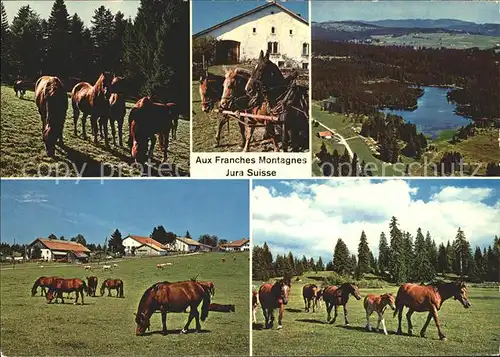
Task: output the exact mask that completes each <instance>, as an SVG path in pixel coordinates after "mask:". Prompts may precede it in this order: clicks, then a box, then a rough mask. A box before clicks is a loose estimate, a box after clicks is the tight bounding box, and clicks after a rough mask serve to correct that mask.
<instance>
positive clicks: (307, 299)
mask: <svg viewBox="0 0 500 357" xmlns="http://www.w3.org/2000/svg"><path fill="white" fill-rule="evenodd" d="M319 292H320V288H318V286H317V285H315V284H306V285H304V287H303V288H302V297H303V298H304V309H305V310H306V311H307V312H309V311H310V309H311V302H312V307H313V312H315V308H316V307H317V305H318V303H317V301H318V294H319Z"/></svg>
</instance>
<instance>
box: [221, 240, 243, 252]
mask: <svg viewBox="0 0 500 357" xmlns="http://www.w3.org/2000/svg"><path fill="white" fill-rule="evenodd" d="M219 248H220V250H223V251H226V252H248V251H249V250H250V240H249V239H247V238H242V239H238V240H235V241H232V242H228V243H225V244H221V245H220V246H219Z"/></svg>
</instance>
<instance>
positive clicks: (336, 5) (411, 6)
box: [311, 0, 500, 23]
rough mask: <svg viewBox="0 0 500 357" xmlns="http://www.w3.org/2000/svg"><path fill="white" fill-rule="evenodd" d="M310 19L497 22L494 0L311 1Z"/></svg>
mask: <svg viewBox="0 0 500 357" xmlns="http://www.w3.org/2000/svg"><path fill="white" fill-rule="evenodd" d="M311 12H312V20H313V21H316V22H323V21H329V20H332V21H344V20H364V21H376V20H385V19H458V20H463V21H472V22H478V23H486V22H489V23H500V3H499V2H497V1H314V0H313V1H312V3H311Z"/></svg>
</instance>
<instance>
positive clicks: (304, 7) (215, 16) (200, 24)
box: [192, 0, 309, 34]
mask: <svg viewBox="0 0 500 357" xmlns="http://www.w3.org/2000/svg"><path fill="white" fill-rule="evenodd" d="M265 3H266V1H263V0H259V1H255V0H243V1H236V0H196V1H193V4H192V10H193V26H192V27H193V34H195V33H197V32H200V31H202V30H205V29H207V28H209V27H211V26H213V25H216V24H218V23H220V22H223V21H226V20H229V19H230V18H232V17H235V16H238V15H240V14H242V13H244V12H246V11H249V10H252V9H254V8H256V7H258V6H262V5H264V4H265ZM280 5H283V6H284V7H286V8H287V9H289V10H290V11H293V12H295V13H299V14H300V16H302V17H303V18H304V19H306V20H308V19H309V5H308V3H307V1H302V0H293V1H287V2H280Z"/></svg>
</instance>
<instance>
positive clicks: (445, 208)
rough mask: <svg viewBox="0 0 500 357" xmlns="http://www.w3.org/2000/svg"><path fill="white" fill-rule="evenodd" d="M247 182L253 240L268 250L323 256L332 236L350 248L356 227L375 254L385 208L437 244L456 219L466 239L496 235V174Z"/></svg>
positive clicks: (499, 184) (499, 230) (481, 240)
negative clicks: (490, 176) (486, 176)
mask: <svg viewBox="0 0 500 357" xmlns="http://www.w3.org/2000/svg"><path fill="white" fill-rule="evenodd" d="M252 190H253V192H252V210H253V213H252V216H253V220H252V229H253V236H252V237H253V242H254V244H263V243H264V242H267V243H268V245H269V246H270V247H271V250H272V251H273V253H274V254H277V253H280V254H282V253H286V252H288V251H289V250H291V251H292V252H293V253H294V254H296V255H297V254H298V255H303V254H305V255H306V256H313V257H315V258H317V257H318V256H321V257H322V258H323V259H326V260H327V261H330V260H331V256H332V253H333V249H334V247H335V244H336V242H337V239H338V238H342V239H343V240H344V241H345V242H346V244H347V246H348V248H349V250H350V251H351V252H352V253H354V254H356V253H357V246H358V243H359V237H360V235H361V232H362V231H363V230H364V231H365V233H366V235H367V237H368V244H369V246H370V248H371V249H372V251H373V252H374V254H376V255H377V254H378V241H379V237H380V233H381V232H382V231H383V232H385V233H386V235H388V234H389V232H388V225H389V221H390V219H391V217H392V216H396V217H397V218H398V220H399V223H400V229H401V230H403V231H408V232H410V233H411V234H412V235H413V236H415V234H416V231H417V229H418V228H419V227H420V228H421V229H422V230H423V231H424V234H425V232H426V231H429V232H430V234H431V236H432V238H433V239H435V241H436V243H437V244H438V245H439V244H440V243H445V244H446V242H447V241H448V240H450V241H453V239H454V238H455V236H456V232H457V230H458V228H459V227H460V228H461V229H462V230H463V231H464V232H465V235H466V237H467V239H468V240H469V241H470V242H471V244H472V246H473V247H475V246H476V245H479V246H481V247H484V246H487V245H489V244H491V243H492V241H493V238H494V236H495V235H500V180H484V179H467V180H463V179H445V180H442V179H426V180H402V179H392V180H376V179H374V180H321V179H320V180H297V181H280V180H258V181H253V189H252Z"/></svg>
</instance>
